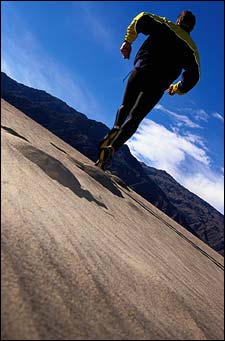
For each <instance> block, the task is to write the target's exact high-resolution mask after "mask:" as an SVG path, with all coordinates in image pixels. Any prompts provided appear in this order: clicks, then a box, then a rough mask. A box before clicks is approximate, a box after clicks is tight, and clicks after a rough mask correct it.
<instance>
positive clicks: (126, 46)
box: [120, 41, 131, 59]
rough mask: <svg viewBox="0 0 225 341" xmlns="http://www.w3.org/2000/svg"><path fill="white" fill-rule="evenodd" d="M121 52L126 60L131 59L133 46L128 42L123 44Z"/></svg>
mask: <svg viewBox="0 0 225 341" xmlns="http://www.w3.org/2000/svg"><path fill="white" fill-rule="evenodd" d="M120 52H121V53H122V55H123V58H124V59H129V58H130V53H131V44H130V43H128V42H127V41H125V42H123V44H122V45H121V48H120Z"/></svg>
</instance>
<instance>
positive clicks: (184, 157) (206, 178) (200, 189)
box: [127, 119, 224, 212]
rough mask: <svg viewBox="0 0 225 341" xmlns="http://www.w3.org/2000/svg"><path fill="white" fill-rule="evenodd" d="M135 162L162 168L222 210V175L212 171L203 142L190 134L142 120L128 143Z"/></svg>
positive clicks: (198, 137)
mask: <svg viewBox="0 0 225 341" xmlns="http://www.w3.org/2000/svg"><path fill="white" fill-rule="evenodd" d="M127 144H128V146H129V148H130V150H131V152H132V153H133V155H134V156H135V157H137V159H139V160H140V161H143V162H145V163H146V164H147V165H150V166H152V167H155V168H157V169H163V170H165V171H167V172H168V173H169V174H170V175H172V176H173V177H174V178H175V179H176V180H177V181H178V182H179V183H181V184H182V185H183V186H185V187H186V188H188V189H189V190H190V191H192V192H194V193H195V194H197V195H199V196H200V197H201V198H203V199H204V200H206V201H207V202H209V203H210V204H211V205H212V206H214V207H215V208H217V209H218V210H219V211H220V212H223V210H224V199H223V198H224V188H223V174H222V173H215V172H213V171H212V169H211V159H210V157H209V156H208V154H207V148H206V146H205V142H204V140H203V139H202V138H201V137H200V136H198V135H194V134H191V133H188V132H186V133H184V134H183V135H181V134H180V133H179V130H177V131H171V130H168V129H167V128H165V127H164V126H162V125H159V124H157V123H155V122H153V121H152V120H149V119H144V120H143V122H142V123H141V125H140V127H139V129H138V131H137V132H136V134H135V135H134V136H133V137H132V138H131V139H130V140H129V141H128V142H127Z"/></svg>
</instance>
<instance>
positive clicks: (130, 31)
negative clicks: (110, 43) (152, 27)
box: [124, 12, 147, 44]
mask: <svg viewBox="0 0 225 341" xmlns="http://www.w3.org/2000/svg"><path fill="white" fill-rule="evenodd" d="M145 14H147V13H146V12H141V13H139V14H138V15H137V16H136V17H135V18H134V19H133V20H132V22H131V23H130V25H129V26H128V28H127V32H126V35H125V39H124V40H125V41H127V42H128V43H130V44H131V43H133V41H134V40H135V39H136V38H137V35H138V34H137V32H136V29H135V26H136V22H137V21H138V19H140V18H141V17H142V16H143V15H145Z"/></svg>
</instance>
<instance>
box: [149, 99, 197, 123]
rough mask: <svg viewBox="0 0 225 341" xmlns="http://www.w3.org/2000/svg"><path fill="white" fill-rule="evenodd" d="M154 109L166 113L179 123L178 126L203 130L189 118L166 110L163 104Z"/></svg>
mask: <svg viewBox="0 0 225 341" xmlns="http://www.w3.org/2000/svg"><path fill="white" fill-rule="evenodd" d="M154 109H155V110H160V111H162V112H164V113H165V114H167V115H169V116H171V117H173V118H174V119H175V120H176V123H177V125H178V126H182V125H185V126H187V127H189V128H201V127H200V126H199V125H198V124H196V123H194V122H193V121H191V120H190V119H189V118H188V117H187V116H185V115H180V114H176V113H175V112H173V111H170V110H168V109H166V108H165V107H164V106H163V105H161V104H156V106H155V107H154Z"/></svg>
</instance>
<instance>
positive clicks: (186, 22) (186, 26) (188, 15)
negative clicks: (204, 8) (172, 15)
mask: <svg viewBox="0 0 225 341" xmlns="http://www.w3.org/2000/svg"><path fill="white" fill-rule="evenodd" d="M195 23H196V19H195V16H194V14H193V13H192V12H190V11H187V10H185V11H183V12H181V13H180V14H179V16H178V18H177V21H176V24H177V25H179V26H180V27H181V28H183V30H185V31H186V32H188V33H190V32H191V31H192V30H193V28H194V26H195Z"/></svg>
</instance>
